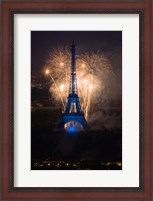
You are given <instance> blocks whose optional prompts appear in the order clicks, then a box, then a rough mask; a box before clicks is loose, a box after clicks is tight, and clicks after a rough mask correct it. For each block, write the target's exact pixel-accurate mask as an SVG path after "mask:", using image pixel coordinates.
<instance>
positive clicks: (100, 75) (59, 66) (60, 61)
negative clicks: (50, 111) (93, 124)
mask: <svg viewBox="0 0 153 201" xmlns="http://www.w3.org/2000/svg"><path fill="white" fill-rule="evenodd" d="M70 62H71V55H70V50H69V49H68V48H67V47H62V48H57V49H55V50H54V51H52V52H50V53H49V57H48V59H47V62H46V65H45V71H44V72H45V75H47V76H50V78H51V81H52V82H51V86H50V89H49V91H50V93H51V94H52V96H53V98H54V100H55V102H56V103H59V102H60V103H61V108H62V112H64V111H65V107H66V103H67V96H68V94H69V84H70V65H71V63H70ZM76 75H77V88H78V96H79V98H80V104H81V109H82V110H83V111H84V115H85V118H86V119H87V120H88V119H89V118H90V114H92V113H93V111H94V110H96V108H98V107H102V104H103V103H104V102H106V101H108V100H109V99H110V98H114V97H115V96H116V95H117V90H116V89H117V87H118V86H117V84H118V83H117V79H116V76H115V74H114V72H113V70H112V67H111V64H110V62H109V61H108V59H107V58H106V57H105V56H104V55H103V54H102V53H101V52H100V51H98V52H97V53H93V52H89V53H85V54H81V55H76Z"/></svg>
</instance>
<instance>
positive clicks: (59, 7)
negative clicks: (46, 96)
mask: <svg viewBox="0 0 153 201" xmlns="http://www.w3.org/2000/svg"><path fill="white" fill-rule="evenodd" d="M151 7H152V4H151V1H149V0H148V1H147V0H146V1H145V0H144V1H136V0H133V1H130V0H127V1H116V2H114V1H108V2H107V1H98V0H97V1H90V0H88V1H83V2H82V1H71V0H70V1H52V0H50V1H49V0H48V1H43V0H42V1H39V0H38V1H32V0H31V1H15V0H13V1H11V0H7V1H5V0H2V2H1V11H2V14H1V22H2V26H1V28H2V33H1V44H2V51H1V63H2V68H1V79H2V82H1V83H2V87H1V95H2V96H1V97H2V99H1V100H2V105H1V109H2V116H1V125H2V130H1V131H2V132H1V133H2V136H1V156H2V164H1V184H2V187H1V200H22V199H24V200H33V199H35V200H47V199H49V200H55V199H58V200H83V199H86V200H107V199H110V200H120V199H122V200H123V199H124V200H126V199H128V200H129V199H130V200H148V201H149V200H150V201H151V200H152V199H153V197H152V184H151ZM30 13H31V14H50V13H56V14H59V13H60V14H65V13H67V14H69V13H70V14H73V13H75V14H78V13H79V14H81V13H82V14H85V13H88V14H91V15H92V14H100V13H102V14H108V13H109V14H113V13H115V14H135V13H136V14H139V20H140V24H139V25H140V33H139V34H140V40H139V45H140V47H139V48H140V53H139V56H140V69H141V70H140V105H139V108H140V134H139V137H140V141H139V146H140V152H139V158H140V163H139V167H140V174H139V179H140V185H139V187H138V188H137V187H133V188H132V187H128V188H125V187H124V188H122V187H118V188H107V187H104V188H102V187H93V188H92V187H91V188H89V187H84V188H82V187H62V188H60V187H58V188H56V187H54V188H53V187H52V188H50V187H44V188H42V187H40V188H38V187H14V160H13V157H14V137H13V136H14V115H13V114H14V113H13V105H14V82H13V78H14V77H13V76H14V74H13V73H14V67H13V66H14V48H15V47H14V15H15V14H30Z"/></svg>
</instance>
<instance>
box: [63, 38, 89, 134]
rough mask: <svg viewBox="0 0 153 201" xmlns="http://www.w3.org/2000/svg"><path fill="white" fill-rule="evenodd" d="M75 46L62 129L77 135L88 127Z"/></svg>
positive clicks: (73, 46)
mask: <svg viewBox="0 0 153 201" xmlns="http://www.w3.org/2000/svg"><path fill="white" fill-rule="evenodd" d="M75 51H76V49H75V45H74V42H73V43H72V47H71V69H70V70H71V72H70V87H69V96H68V98H67V99H68V101H67V106H66V110H65V112H64V113H63V116H62V118H61V123H60V127H61V128H62V129H64V130H66V132H68V133H77V132H79V131H83V130H85V129H86V128H87V127H88V125H87V122H86V120H85V117H84V113H83V111H82V110H81V106H80V102H79V97H78V91H77V79H76V65H75Z"/></svg>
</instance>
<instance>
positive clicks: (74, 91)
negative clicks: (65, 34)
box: [69, 41, 77, 95]
mask: <svg viewBox="0 0 153 201" xmlns="http://www.w3.org/2000/svg"><path fill="white" fill-rule="evenodd" d="M75 51H76V50H75V44H74V41H73V43H72V47H71V73H70V76H71V77H70V88H69V94H70V95H76V94H77V80H76V66H75Z"/></svg>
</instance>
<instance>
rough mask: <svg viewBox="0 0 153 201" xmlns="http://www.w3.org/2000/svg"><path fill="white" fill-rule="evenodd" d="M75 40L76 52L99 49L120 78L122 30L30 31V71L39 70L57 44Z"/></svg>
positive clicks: (33, 72) (67, 44)
mask: <svg viewBox="0 0 153 201" xmlns="http://www.w3.org/2000/svg"><path fill="white" fill-rule="evenodd" d="M73 40H74V41H75V45H76V51H77V53H79V54H80V53H85V52H97V51H98V50H100V51H101V52H102V53H103V54H104V55H105V56H106V57H107V58H108V59H109V61H110V62H111V65H112V67H113V69H114V71H115V72H116V74H117V75H118V76H119V79H120V80H121V73H122V32H121V31H31V72H32V75H35V74H38V73H39V72H41V70H42V69H43V67H44V65H45V61H46V59H47V57H48V52H49V51H52V49H54V48H56V47H57V46H63V45H66V46H70V47H71V44H72V41H73Z"/></svg>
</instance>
